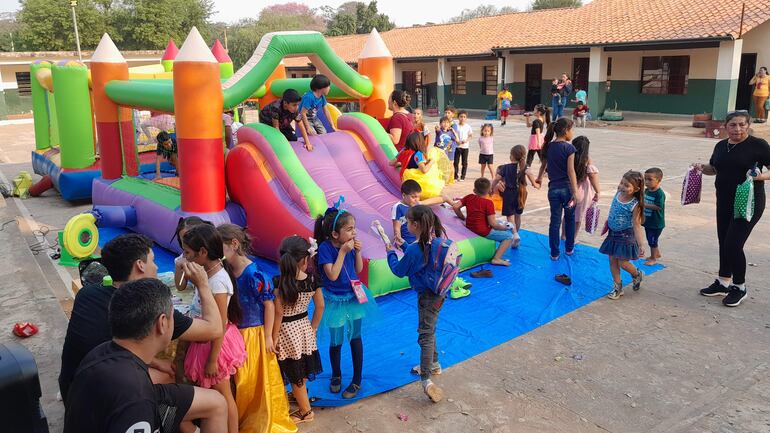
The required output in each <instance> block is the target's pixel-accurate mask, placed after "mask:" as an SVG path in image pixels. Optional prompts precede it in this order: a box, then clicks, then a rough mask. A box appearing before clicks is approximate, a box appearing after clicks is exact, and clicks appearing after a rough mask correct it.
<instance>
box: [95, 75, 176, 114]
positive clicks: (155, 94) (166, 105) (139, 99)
mask: <svg viewBox="0 0 770 433" xmlns="http://www.w3.org/2000/svg"><path fill="white" fill-rule="evenodd" d="M104 91H105V92H106V93H107V96H109V97H110V99H112V100H113V101H115V102H116V103H118V104H120V105H123V106H126V107H142V108H151V109H153V110H158V111H164V112H166V113H173V112H174V84H173V83H172V81H171V80H128V81H117V80H113V81H110V82H109V83H107V85H106V86H105V87H104Z"/></svg>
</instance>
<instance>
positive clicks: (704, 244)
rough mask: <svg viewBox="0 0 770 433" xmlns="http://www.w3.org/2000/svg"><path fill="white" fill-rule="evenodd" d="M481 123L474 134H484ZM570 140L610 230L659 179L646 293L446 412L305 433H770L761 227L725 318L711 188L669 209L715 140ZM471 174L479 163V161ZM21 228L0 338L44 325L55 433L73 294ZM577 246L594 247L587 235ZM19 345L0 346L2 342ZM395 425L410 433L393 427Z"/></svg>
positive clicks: (8, 246) (473, 364)
mask: <svg viewBox="0 0 770 433" xmlns="http://www.w3.org/2000/svg"><path fill="white" fill-rule="evenodd" d="M480 123H481V122H480V121H472V124H473V125H474V127H476V130H477V131H478V128H477V127H478V126H479V125H480ZM31 131H32V128H31V125H26V126H23V127H18V128H17V127H14V128H7V127H3V128H0V160H2V161H6V162H9V163H12V164H4V165H0V172H2V173H3V174H4V175H5V176H6V177H9V178H10V177H12V176H13V175H15V174H16V173H17V172H18V171H19V170H21V169H25V168H27V169H28V167H29V164H28V162H27V161H28V156H27V155H26V152H27V150H25V149H31V148H32V144H31V143H32V140H31ZM495 132H496V134H495V136H496V139H495V146H496V159H497V161H496V162H498V163H500V162H504V161H506V160H507V155H508V151H509V149H510V147H511V146H512V145H514V144H526V143H527V136H528V130H527V129H526V128H525V127H524V125H523V124H520V123H514V122H512V123H510V124H509V126H506V127H503V128H496V131H495ZM578 134H585V135H587V136H588V137H589V138H590V139H591V141H592V143H591V150H592V152H591V154H592V157H593V159H594V161H595V163H596V165H597V166H598V168H599V170H600V172H601V180H602V187H603V193H602V201H601V204H602V205H603V206H605V209H604V210H603V212H604V215H606V205H607V204H608V203H609V200H610V198H611V196H612V193H613V191H614V189H615V187H616V185H617V183H618V181H619V180H620V177H621V175H622V173H624V172H625V171H626V170H629V169H638V170H643V169H645V168H648V167H650V166H653V165H656V166H659V167H661V168H662V169H663V171H664V173H665V176H666V179H665V180H664V183H663V188H664V189H665V190H666V191H667V192H668V194H669V206H668V210H667V228H666V230H665V232H664V236H663V239H662V240H661V248H662V253H663V255H664V258H663V263H664V264H665V265H666V266H667V268H666V269H664V270H662V271H660V272H658V273H656V274H654V275H653V276H651V277H650V278H648V279H647V280H645V284H644V287H643V289H642V290H641V291H640V292H639V293H636V294H629V295H626V296H625V297H624V298H623V299H622V300H621V301H609V300H605V299H602V300H599V301H597V302H594V303H593V304H590V305H588V306H586V307H584V308H582V309H580V310H577V311H574V312H572V313H571V314H568V315H566V316H564V317H562V318H560V319H558V320H555V321H553V322H551V323H549V324H548V325H545V326H543V327H541V328H538V329H537V330H535V331H533V332H530V333H529V334H526V335H524V336H522V337H520V338H517V339H515V340H513V341H510V342H508V343H506V344H503V345H501V346H498V347H497V348H495V349H493V350H490V351H487V352H485V353H482V354H480V355H478V356H476V357H474V358H471V359H469V360H467V361H465V362H463V363H461V364H459V365H457V366H455V367H452V368H448V369H446V370H445V371H444V374H443V375H442V376H441V377H440V378H439V379H438V382H439V383H440V384H441V385H442V386H443V387H444V389H445V392H446V394H447V397H448V399H447V400H446V401H444V402H442V403H439V404H436V405H434V404H431V403H429V402H428V400H427V399H426V398H425V397H424V395H423V394H422V392H421V390H420V389H419V387H418V385H416V384H412V385H409V386H406V387H403V388H400V389H397V390H395V391H392V392H389V393H387V394H384V395H380V396H376V397H373V398H369V399H367V400H365V401H362V402H359V403H357V404H355V405H352V406H349V407H343V408H338V409H322V410H318V411H317V413H316V421H315V422H313V423H312V424H309V425H306V426H303V427H302V429H301V430H302V431H306V432H326V431H335V432H475V431H479V432H481V431H485V432H607V431H610V432H688V433H689V432H770V315H769V314H768V307H770V291H769V290H768V286H767V283H766V282H767V281H768V280H770V247H768V244H769V242H770V230H768V229H769V228H770V219H768V218H765V219H764V221H762V222H760V224H759V225H757V227H756V229H755V231H754V234H753V236H752V238H751V239H750V241H749V244H748V245H747V255H748V257H749V262H750V263H751V264H752V265H751V266H750V267H749V269H748V272H749V274H748V285H749V290H750V292H749V293H750V299H748V300H747V301H746V302H745V303H744V304H743V305H741V306H740V307H739V308H735V309H728V308H725V307H723V306H722V305H721V302H720V299H711V298H704V297H700V296H698V295H697V289H699V288H700V287H703V286H704V285H707V284H709V283H710V282H711V281H712V280H713V278H714V271H715V269H716V265H717V262H716V260H717V255H716V248H715V238H716V236H715V224H714V218H713V215H714V196H713V190H712V187H711V182H710V180H707V182H706V186H705V189H704V201H703V203H701V204H699V205H695V206H688V207H684V208H683V207H681V206H679V204H678V196H679V193H680V186H681V176H682V174H683V173H684V171H685V169H686V168H687V165H688V163H689V162H691V161H696V160H706V159H707V158H708V156H709V155H710V153H711V150H712V148H713V144H714V140H706V139H700V138H690V137H682V136H677V135H672V134H666V135H662V134H656V133H655V132H654V131H651V130H643V131H641V132H638V131H629V130H626V129H617V128H588V129H584V130H579V131H578ZM9 149H10V150H9ZM474 149H475V150H474ZM470 160H471V162H475V161H476V160H477V147H476V146H472V152H471V158H470ZM14 162H15V163H14ZM535 165H537V163H535ZM470 167H471V168H470V170H469V174H468V178H469V179H471V180H472V179H474V178H475V177H476V176H478V172H479V169H478V164H476V163H472V164H471V165H470ZM471 187H472V182H471V181H467V182H465V183H460V184H458V185H456V186H454V187H452V188H453V193H454V194H456V195H461V194H463V193H466V192H468V191H469V189H470V188H471ZM17 203H20V204H21V205H23V206H24V208H26V209H27V210H28V212H29V214H30V215H31V217H32V218H33V219H34V221H36V222H37V223H39V224H45V225H47V226H50V227H51V230H52V233H53V231H54V230H55V229H60V228H61V227H63V225H64V223H65V222H66V220H67V219H68V218H69V217H70V216H72V215H73V214H75V213H77V212H79V211H80V210H81V209H85V208H87V207H88V206H87V204H75V205H72V204H68V203H64V202H63V201H61V200H60V199H59V198H58V197H56V196H55V195H53V194H52V195H46V196H45V197H43V198H39V199H30V200H25V201H8V202H7V203H6V206H5V207H0V223H2V222H4V221H7V220H12V219H14V218H17V220H18V219H19V218H18V215H20V213H21V212H23V210H22V209H19V208H17ZM28 216H29V215H28ZM547 218H548V211H547V202H546V196H545V191H544V190H542V191H531V192H530V199H529V203H528V207H527V213H526V215H525V217H524V227H525V229H528V230H534V231H538V232H541V233H544V232H545V231H546V226H547V223H548V221H547ZM21 222H22V224H21V226H20V227H17V224H14V223H10V224H8V225H7V226H5V228H4V230H2V231H0V241H1V242H2V245H3V247H2V251H3V254H2V256H0V263H1V265H0V329H6V330H8V329H10V327H11V325H12V323H13V322H15V321H23V320H33V321H36V322H37V323H39V324H41V325H42V326H41V329H42V331H41V334H40V335H39V336H36V337H33V338H32V339H29V340H26V341H24V342H23V344H25V345H27V347H29V348H30V349H31V350H32V351H33V352H34V353H35V355H36V357H37V360H38V363H39V366H40V370H41V382H42V385H43V394H44V396H43V402H44V408H45V411H46V414H47V415H48V416H49V420H50V422H51V426H52V431H54V432H57V431H60V430H61V425H62V412H63V411H62V409H61V405H60V404H59V403H57V402H56V401H55V394H56V390H57V387H56V381H55V378H56V376H57V374H58V366H59V360H58V359H59V358H58V357H59V352H60V347H61V341H62V336H63V333H64V327H65V323H66V319H65V316H64V314H63V313H62V305H63V306H64V308H66V300H64V301H65V302H63V303H62V298H63V297H62V294H63V293H66V288H65V285H64V283H63V282H62V280H61V278H60V277H59V274H58V273H57V271H56V269H55V267H54V266H52V265H51V263H50V261H49V260H47V259H46V258H45V256H44V255H42V254H38V255H37V256H34V255H33V254H32V253H31V252H30V250H29V248H28V246H29V245H30V244H34V243H35V242H37V241H36V240H35V239H34V237H33V235H32V233H31V232H30V231H29V228H27V224H26V222H27V220H26V219H23V218H22V219H21ZM49 239H51V240H53V236H52V235H49ZM579 240H580V241H581V242H584V243H586V244H590V245H598V244H599V241H600V239H599V238H598V237H596V236H589V235H587V234H586V233H585V232H583V233H582V234H581V235H580V237H579ZM33 246H35V245H33ZM577 271H578V272H591V270H590V269H583V270H577ZM522 278H526V275H522ZM532 289H533V290H537V288H536V287H533V288H532ZM500 320H507V318H504V317H501V318H500ZM404 332H413V329H412V327H411V326H407V329H405V330H404ZM12 338H13V337H11V336H10V334H4V337H2V338H0V341H7V340H10V339H12ZM415 339H416V334H415ZM415 344H416V343H415ZM575 355H580V356H577V357H575ZM573 357H574V358H573ZM576 358H577V359H582V360H577V359H576ZM400 413H403V414H406V415H408V421H401V420H399V418H398V415H399V414H400Z"/></svg>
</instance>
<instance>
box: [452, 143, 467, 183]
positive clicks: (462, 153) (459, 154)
mask: <svg viewBox="0 0 770 433" xmlns="http://www.w3.org/2000/svg"><path fill="white" fill-rule="evenodd" d="M468 150H469V149H462V148H460V147H458V148H457V149H455V180H457V178H458V177H462V178H463V179H465V174H466V173H467V172H468ZM460 159H462V161H463V172H462V176H460Z"/></svg>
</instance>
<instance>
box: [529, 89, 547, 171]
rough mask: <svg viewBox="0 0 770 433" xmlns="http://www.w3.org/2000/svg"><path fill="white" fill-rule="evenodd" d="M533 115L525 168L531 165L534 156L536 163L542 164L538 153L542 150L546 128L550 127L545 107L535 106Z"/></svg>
mask: <svg viewBox="0 0 770 433" xmlns="http://www.w3.org/2000/svg"><path fill="white" fill-rule="evenodd" d="M533 115H534V117H535V118H534V119H532V129H531V130H530V132H529V143H528V144H529V146H528V149H527V150H528V152H527V167H529V166H531V165H532V161H533V160H534V159H535V155H537V159H538V161H540V163H541V164H542V163H543V155H542V154H541V153H540V152H541V151H542V149H543V144H544V139H545V131H546V128H548V126H550V125H551V116H550V114H549V110H548V107H546V106H545V105H543V104H537V105H536V106H535V111H534V113H533Z"/></svg>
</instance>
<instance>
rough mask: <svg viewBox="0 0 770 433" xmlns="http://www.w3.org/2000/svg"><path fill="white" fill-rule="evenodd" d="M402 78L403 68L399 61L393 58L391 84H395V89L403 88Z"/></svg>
mask: <svg viewBox="0 0 770 433" xmlns="http://www.w3.org/2000/svg"><path fill="white" fill-rule="evenodd" d="M403 78H404V75H403V68H402V66H401V64H400V63H398V62H397V61H395V60H394V61H393V84H395V88H396V89H399V90H404V83H403ZM412 96H414V95H412Z"/></svg>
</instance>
